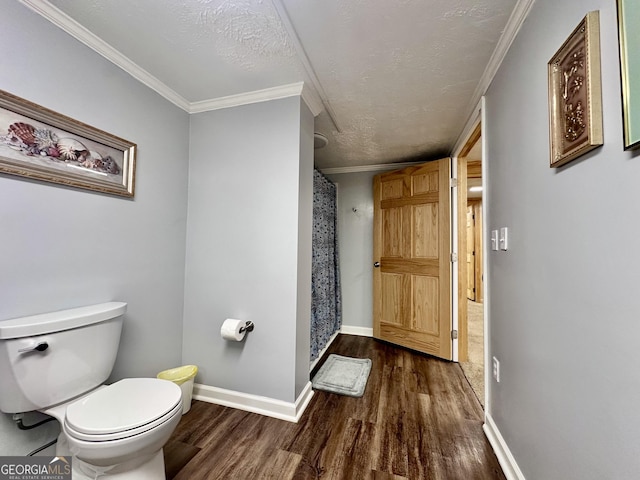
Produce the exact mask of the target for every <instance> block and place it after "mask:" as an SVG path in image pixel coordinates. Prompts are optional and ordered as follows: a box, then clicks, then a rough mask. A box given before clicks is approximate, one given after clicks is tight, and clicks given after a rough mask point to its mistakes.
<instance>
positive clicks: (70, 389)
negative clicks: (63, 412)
mask: <svg viewBox="0 0 640 480" xmlns="http://www.w3.org/2000/svg"><path fill="white" fill-rule="evenodd" d="M126 310H127V304H126V303H123V302H109V303H101V304H99V305H91V306H88V307H80V308H73V309H70V310H62V311H59V312H53V313H44V314H41V315H32V316H29V317H21V318H14V319H11V320H4V321H0V385H2V388H0V411H3V412H5V413H20V412H29V411H32V410H41V409H44V408H47V407H51V406H53V405H57V404H58V403H62V402H65V401H67V400H69V399H71V398H74V397H77V396H78V395H81V394H83V393H85V392H88V391H90V390H92V389H94V388H96V387H98V386H99V385H101V384H103V383H104V382H105V381H106V379H107V378H108V377H109V375H110V374H111V370H112V369H113V364H114V363H115V360H116V355H117V353H118V345H119V343H120V332H121V330H122V321H123V315H124V313H125V311H126Z"/></svg>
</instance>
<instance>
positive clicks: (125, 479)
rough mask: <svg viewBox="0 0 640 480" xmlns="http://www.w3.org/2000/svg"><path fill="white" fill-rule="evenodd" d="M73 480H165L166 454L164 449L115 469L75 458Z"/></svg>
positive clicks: (114, 467)
mask: <svg viewBox="0 0 640 480" xmlns="http://www.w3.org/2000/svg"><path fill="white" fill-rule="evenodd" d="M72 478H73V480H96V479H109V480H164V479H165V478H166V477H165V472H164V453H163V451H162V449H160V450H159V451H158V452H156V453H154V454H151V455H150V456H148V457H147V458H142V459H138V458H136V459H135V460H130V461H128V462H125V463H122V464H120V465H114V466H113V467H98V466H95V465H90V464H88V463H87V462H84V461H82V460H80V459H79V458H76V457H73V461H72Z"/></svg>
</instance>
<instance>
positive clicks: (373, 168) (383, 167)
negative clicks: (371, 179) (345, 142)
mask: <svg viewBox="0 0 640 480" xmlns="http://www.w3.org/2000/svg"><path fill="white" fill-rule="evenodd" d="M423 163H425V161H424V160H423V161H420V162H403V163H379V164H377V165H359V166H356V167H335V168H319V169H318V170H320V172H322V173H323V174H324V175H331V174H339V173H361V172H383V171H387V170H399V169H401V168H404V167H413V166H414V165H422V164H423Z"/></svg>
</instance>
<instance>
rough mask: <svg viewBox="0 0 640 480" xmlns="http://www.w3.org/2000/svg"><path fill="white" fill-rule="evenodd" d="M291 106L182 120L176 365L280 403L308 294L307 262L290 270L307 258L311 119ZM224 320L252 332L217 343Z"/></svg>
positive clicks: (291, 376)
mask: <svg viewBox="0 0 640 480" xmlns="http://www.w3.org/2000/svg"><path fill="white" fill-rule="evenodd" d="M300 102H301V99H300V98H299V97H292V98H286V99H282V100H274V101H270V102H263V103H257V104H253V105H246V106H242V107H238V108H233V109H223V110H217V111H213V112H206V113H201V114H197V115H192V117H191V145H190V148H191V152H190V157H191V158H190V176H189V220H188V225H187V257H186V283H185V308H184V337H183V360H184V362H185V363H195V364H197V365H198V366H199V369H200V374H199V376H198V382H199V383H203V384H206V385H211V386H214V387H220V388H226V389H231V390H236V391H241V392H246V393H251V394H256V395H262V396H265V397H270V398H275V399H279V400H283V401H287V402H292V401H294V400H295V397H296V393H297V392H296V387H295V384H296V372H299V368H302V367H298V366H297V365H296V359H297V361H301V360H300V355H297V354H296V352H297V345H296V343H297V341H298V338H297V332H296V330H297V328H298V327H299V326H300V325H302V324H304V325H306V326H305V327H304V328H305V329H306V332H303V335H306V336H307V337H308V334H309V332H308V328H309V327H308V323H309V315H310V307H309V305H310V303H309V302H310V295H311V275H310V265H304V266H302V265H301V266H299V264H298V262H299V260H300V257H304V256H306V257H308V258H310V255H311V223H310V221H309V220H308V218H307V219H304V220H301V219H302V218H303V217H304V210H306V211H307V212H310V208H311V203H310V202H311V192H312V183H311V182H312V168H311V162H312V161H313V160H312V159H313V157H312V127H311V126H310V122H311V121H312V118H310V115H311V114H310V113H309V111H308V110H305V109H302V110H301V105H300ZM301 114H302V117H303V118H302V125H303V128H302V130H301ZM303 137H304V138H303ZM307 137H308V138H307ZM301 144H304V147H302V146H301ZM213 146H215V147H213ZM302 148H304V149H306V150H308V152H307V153H306V154H303V155H301V149H302ZM301 157H302V158H301ZM301 162H302V165H301ZM299 203H300V208H302V210H300V209H299ZM299 226H302V227H303V229H304V230H308V232H307V233H302V234H300V235H299V228H298V227H299ZM306 263H308V260H307V262H306ZM302 276H304V277H305V278H302ZM298 305H300V306H301V309H300V311H299V310H298ZM302 307H304V308H302ZM302 310H304V315H303V312H302ZM298 316H304V318H300V319H298ZM225 318H238V319H245V320H252V321H253V322H254V323H255V326H256V327H255V330H254V331H253V332H252V333H250V334H249V335H248V336H247V338H246V339H245V341H244V342H242V343H234V342H227V341H225V340H223V339H222V338H221V336H220V326H221V325H222V323H223V321H224V320H225ZM305 322H306V323H305ZM301 328H302V327H301ZM306 342H307V343H306V345H307V347H306V349H307V352H306V360H305V364H304V365H305V368H306V370H307V373H308V368H309V348H308V342H309V340H308V338H307V340H306Z"/></svg>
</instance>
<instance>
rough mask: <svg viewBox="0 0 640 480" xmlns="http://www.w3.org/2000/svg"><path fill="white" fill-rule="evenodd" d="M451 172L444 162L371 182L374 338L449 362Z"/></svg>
mask: <svg viewBox="0 0 640 480" xmlns="http://www.w3.org/2000/svg"><path fill="white" fill-rule="evenodd" d="M450 171H451V162H450V159H449V158H443V159H441V160H437V161H433V162H429V163H426V164H424V165H420V166H412V167H409V168H405V169H403V170H399V171H396V172H390V173H383V174H381V175H377V176H376V177H375V178H374V181H373V198H374V231H373V237H374V240H373V254H374V262H376V263H378V262H379V263H378V265H379V266H378V267H377V268H374V275H373V297H374V299H373V315H374V322H373V336H374V337H375V338H378V339H380V340H385V341H388V342H391V343H395V344H397V345H401V346H404V347H408V348H411V349H414V350H418V351H420V352H424V353H428V354H431V355H435V356H437V357H441V358H445V359H448V360H451V359H452V340H451V258H450V252H451V228H450V222H451V218H450V217H451V198H450V186H449V178H450V176H451V175H450ZM374 266H375V263H374Z"/></svg>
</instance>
